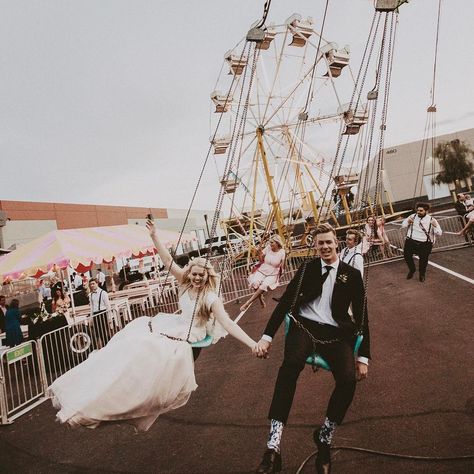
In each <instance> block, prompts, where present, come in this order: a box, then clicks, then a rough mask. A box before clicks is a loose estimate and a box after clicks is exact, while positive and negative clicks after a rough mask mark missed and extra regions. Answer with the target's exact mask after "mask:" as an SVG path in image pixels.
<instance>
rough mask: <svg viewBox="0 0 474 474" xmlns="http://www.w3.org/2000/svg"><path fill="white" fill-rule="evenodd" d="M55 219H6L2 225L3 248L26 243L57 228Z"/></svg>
mask: <svg viewBox="0 0 474 474" xmlns="http://www.w3.org/2000/svg"><path fill="white" fill-rule="evenodd" d="M57 228H58V227H57V224H56V221H53V220H41V221H35V220H25V221H11V220H10V221H7V223H6V224H5V226H4V227H2V230H1V231H2V234H3V243H2V246H3V248H5V249H7V248H9V247H11V246H12V245H21V244H26V243H27V242H29V241H30V240H34V239H36V238H38V237H41V236H42V235H44V234H47V233H48V232H51V231H52V230H57Z"/></svg>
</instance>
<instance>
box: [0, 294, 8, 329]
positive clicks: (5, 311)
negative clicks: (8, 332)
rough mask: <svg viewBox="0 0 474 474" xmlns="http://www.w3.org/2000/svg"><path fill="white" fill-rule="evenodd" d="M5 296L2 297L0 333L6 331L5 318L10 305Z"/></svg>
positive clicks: (0, 303)
mask: <svg viewBox="0 0 474 474" xmlns="http://www.w3.org/2000/svg"><path fill="white" fill-rule="evenodd" d="M6 302H7V300H6V298H5V296H3V295H0V332H3V331H5V316H6V314H7V309H8V305H7V304H6Z"/></svg>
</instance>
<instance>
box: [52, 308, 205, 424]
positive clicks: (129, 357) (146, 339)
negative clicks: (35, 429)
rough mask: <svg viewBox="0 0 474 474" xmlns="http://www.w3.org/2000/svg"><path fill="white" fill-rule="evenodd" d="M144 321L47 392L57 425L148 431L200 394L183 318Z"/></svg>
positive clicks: (128, 328) (132, 325)
mask: <svg viewBox="0 0 474 474" xmlns="http://www.w3.org/2000/svg"><path fill="white" fill-rule="evenodd" d="M149 321H150V318H148V317H141V318H138V319H136V320H135V321H132V322H131V323H129V324H128V325H127V326H126V327H125V328H124V329H123V330H122V331H120V332H118V333H117V334H116V335H115V336H114V337H113V338H112V339H111V340H110V341H109V343H108V344H107V345H106V346H105V347H104V348H103V349H101V350H99V351H97V352H94V353H92V354H91V355H90V356H89V358H88V359H87V360H85V361H84V362H83V363H81V364H80V365H78V366H76V367H74V368H73V369H71V370H70V371H68V372H66V373H65V374H64V375H62V376H61V377H59V378H58V379H57V380H55V381H54V382H53V384H52V385H51V386H50V387H49V388H48V394H49V396H50V397H51V398H52V399H53V405H54V406H55V407H56V408H58V409H59V411H58V413H57V418H58V419H59V421H61V422H63V423H65V422H67V423H69V424H70V425H72V426H75V425H82V426H87V427H89V428H95V427H97V426H98V425H99V424H100V423H101V422H103V421H117V420H126V421H127V422H129V423H131V424H133V425H134V426H135V427H136V428H137V429H138V430H140V431H146V430H148V429H149V428H150V426H151V425H152V424H153V423H154V422H155V420H156V419H157V418H158V416H159V415H161V414H162V413H166V412H168V411H170V410H174V409H176V408H179V407H181V406H183V405H185V404H186V403H187V401H188V400H189V397H190V395H191V393H192V392H193V391H194V390H196V388H197V384H196V379H195V377H194V361H193V355H192V348H191V346H190V345H189V344H188V343H187V342H183V341H175V340H171V339H169V338H167V337H165V336H162V335H160V332H164V333H166V334H168V335H170V336H174V337H180V338H185V337H186V335H187V332H188V330H189V324H188V322H187V321H186V320H185V319H183V318H180V317H179V316H175V315H169V314H159V315H157V316H155V317H154V318H153V320H152V321H153V322H152V325H153V332H150V330H149V327H148V322H149Z"/></svg>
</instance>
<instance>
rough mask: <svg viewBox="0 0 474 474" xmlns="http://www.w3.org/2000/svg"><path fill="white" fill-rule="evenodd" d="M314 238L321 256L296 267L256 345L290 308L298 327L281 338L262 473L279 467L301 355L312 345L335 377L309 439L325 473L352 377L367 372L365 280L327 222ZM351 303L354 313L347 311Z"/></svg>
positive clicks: (267, 341)
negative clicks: (358, 340) (340, 250)
mask: <svg viewBox="0 0 474 474" xmlns="http://www.w3.org/2000/svg"><path fill="white" fill-rule="evenodd" d="M315 242H316V247H317V249H318V251H319V255H320V256H321V257H320V258H315V259H313V260H311V261H309V262H307V264H306V265H303V266H302V267H300V269H299V270H298V272H297V273H296V275H295V277H294V278H293V279H292V280H291V282H290V284H289V285H288V287H287V289H286V291H285V293H284V294H283V296H282V297H281V299H280V302H279V304H278V306H277V307H276V308H275V311H274V312H273V314H272V316H271V318H270V320H269V322H268V324H267V327H266V328H265V331H264V334H263V336H262V339H261V340H260V341H259V343H258V344H259V347H260V348H261V349H262V350H263V351H264V352H265V353H267V352H268V350H269V348H270V345H271V341H272V338H273V336H274V335H275V333H276V331H277V330H278V327H279V326H280V325H281V323H282V321H283V319H284V317H285V314H286V313H287V312H289V311H290V310H291V313H292V314H293V316H294V317H295V318H296V319H297V321H298V322H299V323H300V324H301V325H302V327H301V326H299V325H297V324H296V323H295V322H291V324H290V330H289V332H288V335H287V337H286V343H285V355H284V360H283V364H282V366H281V367H280V370H279V372H278V378H277V381H276V384H275V390H274V394H273V400H272V404H271V407H270V412H269V415H268V418H269V419H270V422H271V427H270V436H269V438H268V442H267V450H266V451H265V454H264V456H263V460H262V462H261V464H260V466H259V467H258V469H257V472H258V473H262V474H263V473H265V474H269V473H273V472H279V471H280V470H281V455H280V440H281V435H282V431H283V427H284V425H285V424H286V423H287V420H288V415H289V413H290V409H291V405H292V403H293V397H294V394H295V390H296V383H297V381H298V377H299V374H300V372H301V371H302V370H303V368H304V366H305V361H306V358H307V357H308V356H309V355H310V354H311V353H312V352H313V351H314V350H315V348H316V351H317V352H318V353H319V354H320V355H321V356H323V357H324V358H325V359H326V360H327V362H328V363H329V365H330V366H331V369H332V374H333V377H334V379H335V381H336V386H335V389H334V391H333V393H332V395H331V398H330V400H329V404H328V408H327V412H326V419H325V420H324V423H323V425H322V426H321V427H320V428H318V429H316V430H315V432H314V441H315V443H316V445H317V447H318V455H317V457H316V469H317V472H318V473H325V472H329V470H330V466H331V458H330V445H331V440H332V437H333V434H334V430H335V428H336V426H337V425H339V424H341V423H342V421H343V419H344V416H345V414H346V412H347V410H348V408H349V406H350V404H351V402H352V399H353V396H354V392H355V385H356V378H357V379H359V380H361V379H364V378H366V377H367V373H368V359H369V358H370V339H369V326H368V318H367V315H366V314H365V316H364V284H363V281H362V277H361V274H360V272H359V271H358V270H356V269H355V268H353V267H351V266H350V265H347V264H346V263H344V262H342V261H340V260H339V258H338V256H337V239H336V233H335V231H334V229H333V228H332V227H331V226H330V225H329V224H322V225H320V226H318V227H317V229H316V231H315ZM300 281H301V284H300ZM351 305H352V312H353V316H350V315H349V306H351ZM361 328H362V331H363V336H364V339H363V342H362V345H361V347H360V349H359V357H358V359H357V362H355V360H354V351H353V347H354V340H355V334H356V333H357V332H358V330H359V329H361ZM321 341H323V342H324V343H323V344H322V343H321Z"/></svg>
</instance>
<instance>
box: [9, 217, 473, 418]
mask: <svg viewBox="0 0 474 474" xmlns="http://www.w3.org/2000/svg"><path fill="white" fill-rule="evenodd" d="M438 221H439V223H440V225H441V228H442V229H443V234H442V235H441V236H440V237H438V238H437V239H436V243H435V245H434V247H433V252H436V251H443V250H448V249H454V248H460V247H465V246H467V245H472V244H473V241H472V237H471V236H466V237H464V236H460V235H458V232H459V231H460V230H461V229H462V226H463V223H462V221H461V218H460V217H459V216H449V217H442V218H439V219H438ZM397 224H398V225H397ZM386 233H387V236H388V238H389V240H390V249H391V252H388V251H385V252H382V251H381V249H380V248H377V246H374V247H375V248H374V249H371V250H369V252H367V253H366V254H365V255H364V260H365V262H366V263H368V264H369V265H372V264H379V263H384V262H386V261H390V260H397V259H401V258H403V246H404V242H405V237H406V229H403V228H401V226H400V225H399V223H389V224H387V225H386ZM344 247H345V242H340V244H339V250H340V251H341V250H343V249H344ZM385 250H386V249H385ZM305 259H306V257H304V256H295V257H289V258H287V260H286V262H285V271H284V272H283V275H282V277H281V278H280V282H279V284H280V286H281V285H286V284H288V282H289V281H290V280H291V279H292V278H293V276H294V275H295V273H296V271H297V269H298V268H299V267H300V265H301V264H302V263H303V261H304V260H305ZM215 260H216V261H215V262H214V263H215V264H216V263H218V264H219V265H216V269H219V270H220V271H221V276H222V285H221V296H222V299H223V301H224V303H229V302H232V301H235V300H239V299H240V298H246V297H248V296H250V295H251V294H252V293H253V290H252V289H250V288H249V285H248V281H247V278H248V275H249V272H250V271H251V267H249V266H248V265H245V264H244V265H240V266H237V267H231V266H230V265H229V264H227V263H226V262H225V260H223V259H222V258H219V259H215ZM129 305H130V311H120V312H116V311H112V312H109V313H108V314H107V313H106V312H103V313H99V314H96V315H94V316H92V317H87V318H84V319H83V320H82V321H78V322H76V323H74V324H73V325H71V326H66V327H63V328H60V329H57V330H55V331H53V332H50V333H47V334H45V335H43V336H42V337H41V338H40V339H39V340H38V341H29V342H27V343H24V344H22V345H19V346H17V347H15V348H13V349H11V350H7V351H5V352H4V353H3V354H2V355H1V358H0V360H1V373H0V376H1V386H0V410H1V413H0V414H1V423H2V424H5V423H11V422H12V421H13V420H14V419H15V418H17V417H18V416H20V415H22V414H23V413H25V412H27V411H28V410H30V409H31V408H33V407H34V406H36V405H38V404H39V403H41V402H43V401H44V400H45V399H46V398H45V390H46V388H47V387H48V386H49V385H50V384H51V383H52V382H53V381H54V380H55V379H56V378H57V377H59V376H61V375H62V374H64V373H65V372H67V371H68V370H70V369H71V368H73V367H75V366H76V365H78V364H80V363H81V362H83V361H84V360H85V359H86V358H87V357H88V356H89V354H90V353H91V352H92V351H93V350H96V349H100V348H101V347H103V346H104V345H105V344H106V343H107V342H108V341H109V340H110V339H111V338H112V336H113V335H114V334H115V333H117V332H118V331H119V330H120V329H122V328H123V327H124V326H125V325H126V324H127V323H128V322H130V321H132V320H134V319H136V318H138V317H141V316H155V315H156V314H158V313H176V312H177V311H178V310H179V304H178V288H173V287H167V288H165V289H164V290H163V291H162V293H160V294H159V295H158V297H157V298H155V299H154V300H151V301H150V299H147V298H136V299H133V298H132V299H130V300H129Z"/></svg>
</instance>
